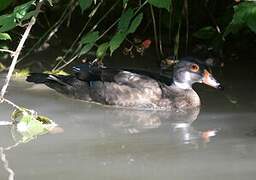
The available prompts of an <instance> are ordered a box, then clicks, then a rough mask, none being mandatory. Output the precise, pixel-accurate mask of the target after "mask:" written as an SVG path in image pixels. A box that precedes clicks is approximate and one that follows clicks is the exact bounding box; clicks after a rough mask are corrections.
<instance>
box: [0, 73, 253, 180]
mask: <svg viewBox="0 0 256 180" xmlns="http://www.w3.org/2000/svg"><path fill="white" fill-rule="evenodd" d="M230 77H231V76H230ZM1 79H3V78H1ZM250 79H251V80H250ZM224 86H225V87H226V90H225V91H224V92H218V91H216V90H214V89H210V88H206V87H205V86H203V85H198V86H196V89H197V92H198V94H199V95H200V97H201V101H202V107H201V112H200V113H199V112H190V113H188V114H182V113H173V114H170V113H167V112H152V111H134V110H125V109H115V108H109V107H103V106H100V105H97V104H90V103H85V102H81V101H76V100H71V99H68V98H66V97H63V96H62V95H59V94H57V93H55V92H54V91H51V90H49V89H48V88H45V87H44V86H36V87H35V86H32V84H28V83H24V82H23V80H20V81H13V82H12V84H11V85H10V87H9V89H8V98H9V99H11V100H13V101H15V102H16V103H17V104H19V105H24V106H26V107H28V108H32V109H34V110H36V111H38V112H39V113H41V114H43V115H47V116H48V117H50V118H51V119H53V120H54V121H55V122H56V123H58V124H59V125H60V126H61V127H62V128H63V129H64V132H63V133H60V134H47V135H43V136H40V137H38V138H37V139H35V140H33V141H30V142H29V143H26V144H21V145H19V146H17V147H16V148H14V149H12V150H10V151H8V152H6V155H7V158H8V160H9V165H10V167H11V168H12V169H13V170H14V171H15V173H16V176H15V179H17V180H35V179H36V180H45V179H47V180H70V179H74V180H85V179H90V180H102V179H107V180H121V179H122V180H126V179H127V180H144V179H145V180H146V179H147V180H156V179H174V180H185V179H193V180H205V179H208V180H211V179H214V180H216V179H225V180H229V179H230V180H231V179H232V180H236V179H237V180H241V179H243V180H244V179H248V180H249V179H250V180H251V179H252V180H253V179H255V176H256V156H255V154H256V143H255V142H256V111H255V107H256V86H255V81H254V80H253V76H252V77H251V78H249V80H248V78H244V79H243V78H241V79H236V82H234V79H232V77H231V78H230V79H227V80H226V81H224ZM10 109H11V108H10V107H9V106H7V105H3V104H1V105H0V115H1V119H0V120H8V119H9V114H10ZM198 113H199V114H198ZM214 133H216V134H214ZM209 136H212V137H209ZM11 144H13V140H12V138H11V133H10V127H6V126H0V146H8V145H11ZM7 178H8V174H7V172H6V171H5V170H4V168H3V165H2V163H0V179H1V180H5V179H7Z"/></svg>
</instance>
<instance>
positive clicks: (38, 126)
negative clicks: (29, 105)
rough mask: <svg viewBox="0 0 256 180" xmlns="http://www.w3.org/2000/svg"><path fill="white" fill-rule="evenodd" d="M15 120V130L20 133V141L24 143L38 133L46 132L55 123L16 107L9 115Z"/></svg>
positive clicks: (54, 125)
mask: <svg viewBox="0 0 256 180" xmlns="http://www.w3.org/2000/svg"><path fill="white" fill-rule="evenodd" d="M11 117H12V119H13V120H14V121H16V122H17V126H16V130H17V132H18V133H19V134H20V135H21V142H23V143H25V142H28V141H30V140H32V139H34V138H36V137H37V136H39V135H43V134H46V133H48V132H49V131H50V130H51V129H52V128H53V127H56V126H57V125H56V124H55V123H54V122H53V121H52V120H50V119H49V118H47V117H45V116H38V115H37V114H36V113H35V112H33V111H31V110H28V109H25V108H24V109H21V110H20V109H16V110H15V111H13V113H12V115H11Z"/></svg>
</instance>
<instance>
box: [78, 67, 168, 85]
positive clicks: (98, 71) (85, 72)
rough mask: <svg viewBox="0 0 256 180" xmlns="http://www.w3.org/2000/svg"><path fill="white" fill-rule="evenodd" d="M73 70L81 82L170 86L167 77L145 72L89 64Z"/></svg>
mask: <svg viewBox="0 0 256 180" xmlns="http://www.w3.org/2000/svg"><path fill="white" fill-rule="evenodd" d="M73 70H74V72H75V74H76V76H77V78H78V79H80V80H83V81H103V82H115V83H118V84H126V85H134V83H140V82H143V81H145V80H147V81H159V82H161V83H164V84H167V85H170V84H171V80H170V78H169V77H166V76H163V75H161V74H159V73H153V72H149V71H145V70H132V69H114V68H107V67H101V66H97V65H89V64H82V65H78V66H75V67H74V68H73ZM139 80H141V81H139Z"/></svg>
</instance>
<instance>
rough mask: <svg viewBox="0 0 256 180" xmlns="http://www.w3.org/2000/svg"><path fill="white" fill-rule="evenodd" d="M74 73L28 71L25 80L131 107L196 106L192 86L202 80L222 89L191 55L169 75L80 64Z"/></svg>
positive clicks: (80, 96)
mask: <svg viewBox="0 0 256 180" xmlns="http://www.w3.org/2000/svg"><path fill="white" fill-rule="evenodd" d="M73 70H74V75H67V76H64V75H50V74H44V73H31V74H30V75H29V76H28V77H27V81H28V82H34V83H44V84H46V85H47V86H48V87H50V88H52V89H54V90H56V91H58V92H59V93H62V94H65V95H67V96H69V97H73V98H75V99H80V100H84V101H89V102H97V103H101V104H105V105H113V106H118V107H128V108H135V109H156V110H174V111H177V110H183V109H191V108H196V107H199V106H200V98H199V96H198V95H197V93H196V92H195V91H194V90H193V89H192V84H194V83H205V84H207V85H210V86H212V87H214V88H217V89H222V86H221V85H220V83H219V82H218V81H217V80H215V79H214V78H213V76H212V75H211V74H210V73H209V72H208V71H207V68H206V67H205V66H204V65H203V64H200V63H199V62H198V61H196V59H195V58H190V57H189V58H183V59H181V60H180V61H179V62H178V63H177V64H176V65H175V66H174V70H173V78H172V80H171V79H170V78H166V77H164V76H161V75H157V74H154V73H149V72H145V71H139V70H126V69H113V68H107V67H99V66H95V65H89V64H82V65H78V66H75V67H74V68H73Z"/></svg>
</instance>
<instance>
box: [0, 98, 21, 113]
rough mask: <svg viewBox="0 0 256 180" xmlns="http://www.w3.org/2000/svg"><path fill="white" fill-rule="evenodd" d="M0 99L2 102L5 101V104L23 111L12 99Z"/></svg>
mask: <svg viewBox="0 0 256 180" xmlns="http://www.w3.org/2000/svg"><path fill="white" fill-rule="evenodd" d="M1 101H2V102H6V103H7V104H10V105H12V106H13V107H14V108H16V109H18V110H20V111H23V109H22V108H21V107H20V106H18V105H16V104H14V103H13V102H12V101H10V100H8V99H5V98H2V99H1Z"/></svg>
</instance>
